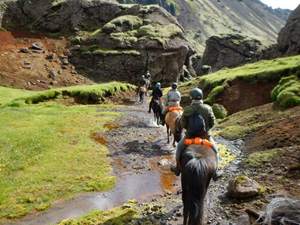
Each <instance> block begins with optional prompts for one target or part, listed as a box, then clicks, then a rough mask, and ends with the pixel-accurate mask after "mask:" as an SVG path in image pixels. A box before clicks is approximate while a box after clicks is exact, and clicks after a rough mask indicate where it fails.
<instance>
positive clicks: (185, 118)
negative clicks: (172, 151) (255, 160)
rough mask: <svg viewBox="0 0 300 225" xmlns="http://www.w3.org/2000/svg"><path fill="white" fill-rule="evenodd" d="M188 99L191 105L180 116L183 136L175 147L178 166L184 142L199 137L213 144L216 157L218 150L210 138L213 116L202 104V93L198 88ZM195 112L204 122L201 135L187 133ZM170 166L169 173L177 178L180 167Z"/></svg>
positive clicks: (213, 123)
mask: <svg viewBox="0 0 300 225" xmlns="http://www.w3.org/2000/svg"><path fill="white" fill-rule="evenodd" d="M190 97H191V99H192V103H191V105H189V106H186V107H185V108H184V110H183V114H182V116H181V121H180V122H181V126H182V127H183V128H185V129H186V133H185V136H184V137H183V138H182V139H181V140H180V142H179V143H178V145H177V151H176V162H177V165H179V164H180V163H179V156H180V153H181V151H182V150H183V149H184V148H185V147H186V145H185V143H184V140H185V139H190V138H195V137H198V136H200V137H201V138H206V139H208V140H209V142H211V143H212V144H213V147H212V148H213V149H214V151H215V152H216V154H217V157H218V148H217V146H216V144H215V142H214V140H213V139H212V137H211V131H210V129H211V128H212V127H213V126H214V125H215V120H216V118H215V115H214V113H213V111H212V109H211V107H210V106H209V105H207V104H203V100H202V99H203V93H202V91H201V90H200V89H199V88H194V89H192V90H191V92H190ZM195 111H197V112H198V114H200V115H201V116H202V117H203V119H204V121H205V132H202V133H201V134H198V135H197V134H190V133H189V127H188V125H189V118H190V117H191V116H192V115H193V113H194V112H195ZM177 165H176V166H173V165H172V166H171V168H170V169H171V171H172V172H174V173H175V175H176V176H179V174H180V172H181V171H180V166H179V167H178V166H177Z"/></svg>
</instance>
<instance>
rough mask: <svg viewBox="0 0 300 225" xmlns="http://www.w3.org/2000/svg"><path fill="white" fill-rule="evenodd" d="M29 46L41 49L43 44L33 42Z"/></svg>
mask: <svg viewBox="0 0 300 225" xmlns="http://www.w3.org/2000/svg"><path fill="white" fill-rule="evenodd" d="M31 47H32V48H33V49H36V50H43V44H42V43H40V42H34V43H33V44H32V46H31Z"/></svg>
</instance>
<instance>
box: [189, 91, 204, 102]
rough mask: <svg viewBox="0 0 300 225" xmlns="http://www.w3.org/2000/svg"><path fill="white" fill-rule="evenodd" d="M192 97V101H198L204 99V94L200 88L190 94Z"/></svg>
mask: <svg viewBox="0 0 300 225" xmlns="http://www.w3.org/2000/svg"><path fill="white" fill-rule="evenodd" d="M190 96H191V98H192V99H197V100H201V99H203V93H202V91H201V89H199V88H194V89H192V90H191V92H190Z"/></svg>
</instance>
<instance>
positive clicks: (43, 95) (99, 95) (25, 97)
mask: <svg viewBox="0 0 300 225" xmlns="http://www.w3.org/2000/svg"><path fill="white" fill-rule="evenodd" d="M134 88H135V86H134V85H130V84H126V83H120V82H109V83H102V84H95V85H82V86H73V87H65V88H57V89H51V90H47V91H41V92H33V91H22V90H18V89H10V88H4V87H2V88H1V87H0V97H3V100H2V99H1V100H0V105H2V106H4V107H5V106H14V107H19V106H22V105H24V104H25V103H26V104H37V103H40V102H44V101H46V100H49V99H53V100H55V99H57V100H58V99H59V98H60V97H62V95H63V94H64V95H68V96H70V97H74V98H77V100H78V101H79V102H80V103H82V104H97V103H101V102H105V101H106V99H105V98H106V97H109V96H111V95H114V94H117V93H119V92H122V91H127V90H130V89H134ZM18 96H21V97H18Z"/></svg>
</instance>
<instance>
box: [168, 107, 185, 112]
mask: <svg viewBox="0 0 300 225" xmlns="http://www.w3.org/2000/svg"><path fill="white" fill-rule="evenodd" d="M174 110H182V107H169V112H172V111H174Z"/></svg>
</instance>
